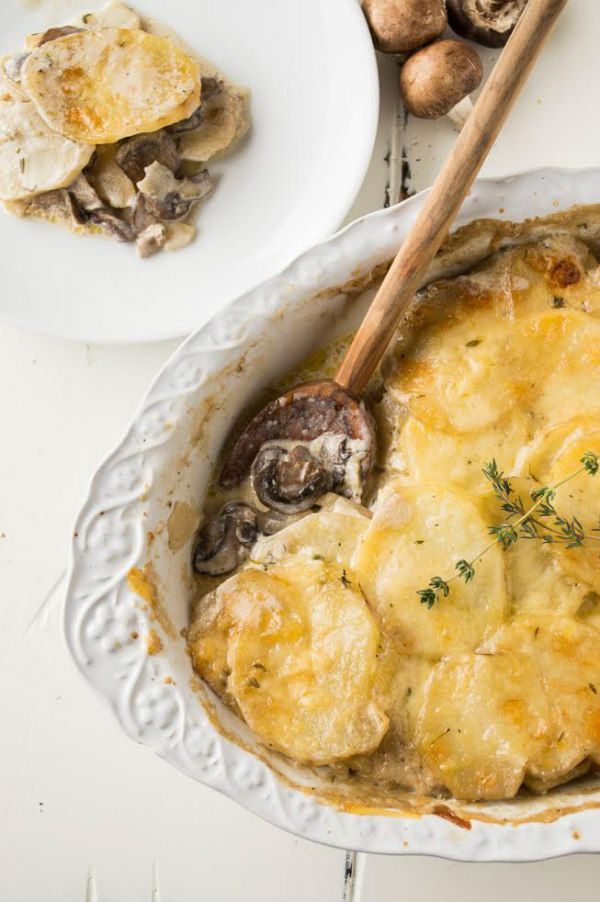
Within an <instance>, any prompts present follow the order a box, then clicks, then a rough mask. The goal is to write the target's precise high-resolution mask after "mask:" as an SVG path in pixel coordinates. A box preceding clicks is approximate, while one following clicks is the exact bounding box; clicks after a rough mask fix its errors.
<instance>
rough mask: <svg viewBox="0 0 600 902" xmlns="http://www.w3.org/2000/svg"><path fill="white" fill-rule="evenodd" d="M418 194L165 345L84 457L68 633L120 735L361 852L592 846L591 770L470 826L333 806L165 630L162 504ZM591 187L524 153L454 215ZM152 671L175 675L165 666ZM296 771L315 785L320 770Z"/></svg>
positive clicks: (197, 492) (173, 602)
mask: <svg viewBox="0 0 600 902" xmlns="http://www.w3.org/2000/svg"><path fill="white" fill-rule="evenodd" d="M423 198H424V195H422V194H421V195H418V196H416V197H414V198H412V199H411V200H409V201H407V202H405V203H403V204H400V205H399V206H397V207H392V208H390V209H388V210H384V211H381V212H377V213H373V214H371V215H370V216H367V217H365V218H364V219H361V220H358V221H357V222H355V223H353V224H352V225H351V226H349V227H348V228H347V229H345V230H344V231H342V232H340V233H339V234H338V235H336V236H334V237H333V238H332V239H330V240H329V241H327V242H326V243H324V244H321V245H319V246H317V247H315V248H313V249H312V250H311V251H309V252H307V253H306V254H304V255H303V256H302V257H300V258H299V259H298V260H296V261H295V262H294V263H293V264H292V265H291V266H290V267H288V269H287V270H285V271H284V272H283V273H282V274H281V275H280V276H277V277H276V278H273V279H271V280H269V281H267V282H265V283H264V284H263V285H261V286H259V287H258V288H256V289H255V290H254V291H252V292H250V293H249V294H247V295H245V296H243V297H241V298H240V299H238V300H237V301H236V302H235V303H234V304H231V305H230V306H229V307H227V308H226V309H225V310H224V311H222V312H221V313H219V314H218V315H217V316H216V317H215V318H214V319H213V320H212V321H211V322H210V323H208V324H207V325H206V326H204V327H203V328H201V329H200V330H199V331H198V332H196V333H195V334H194V335H193V336H192V337H191V338H190V339H188V341H187V342H185V343H184V344H183V345H182V346H181V348H180V349H179V350H178V351H177V352H176V353H175V355H174V356H173V357H172V358H171V360H170V361H169V362H168V363H167V365H166V366H165V367H164V369H163V370H162V372H161V373H160V374H159V376H158V377H157V379H156V381H155V382H154V384H153V385H152V387H151V388H150V391H149V392H148V394H147V396H146V398H145V399H144V401H143V402H142V405H141V407H140V410H139V412H138V414H137V416H136V417H135V419H134V421H133V423H132V425H131V427H130V428H129V430H128V432H127V434H126V436H125V438H124V439H123V441H122V443H121V444H120V445H119V446H118V448H117V449H116V450H115V451H114V452H113V453H112V454H111V455H110V457H109V458H108V459H107V461H106V462H105V463H104V464H103V465H102V467H101V468H100V469H99V471H98V472H97V473H96V475H95V477H94V479H93V481H92V484H91V487H90V490H89V495H88V498H87V500H86V502H85V505H84V507H83V509H82V511H81V513H80V515H79V518H78V520H77V525H76V527H75V536H74V539H73V545H72V559H71V566H70V577H69V588H68V595H67V602H66V609H65V628H66V637H67V642H68V645H69V648H70V650H71V654H72V655H73V657H74V659H75V661H76V663H77V666H78V667H79V669H80V671H81V672H82V674H83V675H84V677H85V678H86V679H87V680H88V681H89V682H90V683H91V684H92V685H93V686H94V687H95V688H96V689H97V690H98V691H99V692H100V693H101V694H102V695H103V696H104V697H105V699H106V700H107V701H108V702H109V703H110V705H111V706H112V708H113V710H114V711H115V714H116V716H117V717H118V719H119V721H120V723H121V725H122V726H123V729H124V730H125V731H126V732H127V733H128V734H129V735H130V736H131V737H132V738H134V739H136V740H138V741H139V742H143V743H144V744H146V745H148V746H149V747H150V748H152V749H154V751H156V752H157V753H158V754H159V755H161V756H162V757H163V758H165V759H166V760H167V761H168V762H169V763H170V764H172V765H173V766H175V767H177V768H178V769H180V770H182V771H184V772H185V773H186V774H188V775H189V776H190V777H192V778H194V779H196V780H200V781H202V782H203V783H206V784H207V785H209V786H213V787H214V788H216V789H218V790H220V791H221V792H223V793H225V794H227V795H228V796H230V797H231V798H233V799H235V800H237V801H238V802H240V803H241V804H243V805H245V806H246V807H248V808H250V809H251V810H252V811H255V812H256V813H258V814H260V815H262V816H263V817H265V818H267V819H268V820H270V821H272V822H273V823H275V824H278V825H280V826H282V827H285V828H286V829H288V830H290V831H292V832H294V833H297V834H299V835H301V836H305V837H308V838H310V839H314V840H319V841H321V842H325V843H329V844H333V845H337V846H341V847H346V848H355V849H364V850H366V851H368V852H391V853H409V854H415V853H427V854H431V855H440V856H445V857H448V858H456V859H467V860H480V861H483V860H515V861H517V860H518V861H522V860H528V859H538V858H548V857H553V856H556V855H561V854H567V853H569V852H584V851H596V852H597V851H600V810H587V809H586V806H589V805H590V804H596V805H598V806H600V785H597V784H595V785H594V787H593V789H592V792H591V794H586V793H585V792H584V791H582V790H581V788H580V787H579V788H576V789H574V788H572V787H568V786H567V787H563V788H561V789H559V790H557V791H555V792H552V793H550V794H549V795H548V796H546V797H543V796H542V797H538V798H519V799H517V800H515V801H513V802H505V803H488V804H487V805H486V804H483V805H475V804H473V805H469V806H464V805H463V806H462V809H463V810H464V809H465V808H468V810H469V812H470V813H471V814H474V815H475V816H477V815H480V814H482V813H483V814H485V815H487V816H488V817H491V818H495V819H499V820H501V819H503V818H505V819H507V821H508V823H506V824H505V825H503V824H502V823H485V822H482V821H481V820H477V819H474V820H473V821H472V826H471V829H464V828H461V827H460V826H456V825H454V824H452V823H449V822H448V821H447V820H444V819H442V818H441V817H439V816H435V815H425V816H422V817H414V816H413V817H403V816H386V815H385V813H371V814H357V813H348V812H341V811H338V810H336V809H334V808H332V807H330V806H328V805H323V804H321V803H319V802H318V801H317V800H316V799H315V798H314V797H313V796H309V795H307V794H305V793H303V792H301V791H300V790H299V789H295V788H292V787H291V786H290V785H289V783H286V782H285V781H284V780H283V779H282V777H285V778H287V779H291V780H293V781H294V782H295V783H297V784H299V785H303V784H305V783H306V779H307V775H306V772H305V771H302V770H301V769H294V768H293V767H291V766H290V765H289V764H288V765H287V766H286V765H284V764H283V762H282V759H280V758H277V757H276V756H274V755H271V756H268V755H267V754H266V753H265V752H264V750H262V756H263V757H262V759H259V758H258V757H257V756H256V755H255V754H253V750H254V751H255V752H257V753H258V752H260V749H259V748H258V747H257V744H256V742H255V741H254V740H253V738H252V736H251V735H250V734H249V731H248V730H247V729H246V728H245V727H244V725H243V724H242V723H241V721H239V720H238V719H237V718H236V717H234V715H233V714H232V713H231V712H230V711H228V710H227V709H226V708H225V706H224V705H222V704H221V703H220V702H219V700H218V699H216V698H214V697H213V698H212V702H213V704H214V705H215V714H216V717H217V718H218V720H219V722H220V724H221V725H222V726H223V727H224V728H225V729H226V730H228V731H229V733H230V734H233V735H234V736H235V737H237V739H238V741H239V742H242V743H245V744H246V746H247V749H248V750H244V749H242V748H241V747H240V746H239V745H238V744H236V743H235V742H231V741H229V740H227V739H225V738H224V737H223V736H222V734H221V733H220V732H219V731H217V730H216V729H215V727H214V726H213V724H212V722H211V720H210V719H209V717H208V716H207V714H206V712H205V709H204V707H203V706H202V704H201V702H200V699H199V698H198V695H197V694H195V693H194V692H193V691H192V689H191V688H190V684H189V680H190V674H191V669H190V663H189V658H188V657H187V655H186V653H185V645H184V642H183V640H182V639H181V638H180V636H179V630H180V629H181V628H182V627H184V626H186V625H187V612H188V602H189V595H188V588H187V585H186V576H187V574H188V573H189V568H190V542H188V543H187V545H185V546H184V547H183V548H179V549H173V548H169V543H168V529H167V528H165V524H166V521H167V520H168V517H169V516H170V513H171V511H172V509H173V507H172V505H173V504H175V503H177V502H189V503H192V504H198V503H199V502H200V499H201V498H202V495H203V492H204V489H205V487H206V484H207V480H208V478H209V476H210V473H211V469H212V466H213V464H214V458H215V455H216V454H217V453H218V451H219V449H220V447H221V445H222V442H223V440H224V438H225V436H226V435H227V432H228V431H229V429H230V428H231V423H232V420H233V418H234V417H236V416H237V415H239V414H240V412H241V411H243V410H244V409H245V408H246V407H247V406H248V404H249V402H250V401H251V400H252V399H255V398H256V395H257V393H259V392H260V391H261V390H262V389H263V388H264V387H265V386H267V385H269V384H270V383H272V381H273V380H274V379H275V378H277V377H281V376H282V375H283V374H284V373H286V372H288V371H289V369H290V368H291V367H293V366H294V365H295V364H296V363H298V362H299V361H300V360H301V359H302V358H303V357H305V356H306V354H307V353H309V352H310V351H311V350H315V349H316V348H318V347H322V346H323V344H325V343H326V342H327V340H328V337H329V336H330V335H332V334H335V333H336V332H337V333H338V334H340V333H343V332H345V331H346V330H347V329H348V328H349V325H350V323H351V322H352V320H354V321H355V322H356V319H357V318H358V316H359V315H360V308H361V307H364V305H365V303H366V302H367V301H368V292H367V293H366V295H365V296H363V297H362V298H356V297H350V298H347V297H345V296H344V295H340V294H339V293H337V292H336V291H335V290H331V289H332V288H334V287H335V286H338V285H340V284H343V283H344V282H345V281H347V280H348V279H350V278H351V277H355V276H356V274H357V272H359V273H360V272H364V273H367V272H369V271H370V269H371V268H372V267H373V266H374V265H376V264H377V263H380V262H382V261H384V260H387V259H389V258H390V257H391V256H392V255H393V253H394V252H395V250H396V249H397V247H398V245H399V244H400V242H401V240H402V237H403V236H404V235H405V234H406V232H407V230H408V229H409V228H410V226H411V224H412V222H413V220H414V218H415V216H416V214H417V212H418V211H419V209H420V207H421V205H422V203H423ZM598 199H600V170H598V169H595V170H587V171H568V170H538V171H535V172H531V173H526V174H523V175H518V176H513V177H510V178H506V179H502V180H497V181H491V180H490V181H481V182H478V183H477V185H476V186H475V188H474V189H473V191H472V193H471V195H470V196H469V198H468V199H467V201H466V203H465V205H464V207H463V210H462V212H461V214H460V217H459V219H458V221H457V224H464V223H465V222H468V221H470V220H471V219H475V218H480V217H488V216H489V217H498V216H499V215H500V216H502V217H503V218H508V219H513V220H521V219H524V218H526V217H528V216H538V215H544V214H548V213H552V212H556V211H557V210H559V209H565V208H567V207H570V206H571V205H573V204H584V203H593V202H597V201H598ZM500 211H502V213H500ZM242 359H243V361H244V365H243V367H239V366H238V364H239V362H240V361H241V360H242ZM149 530H150V531H151V532H152V533H153V539H152V540H151V541H150V544H149V539H148V531H149ZM148 561H150V562H151V563H152V566H153V568H154V575H155V579H156V583H157V586H158V591H159V596H160V598H161V600H162V602H163V604H164V606H165V608H166V609H167V612H168V615H169V617H170V618H171V621H172V622H173V624H174V626H175V633H176V636H177V638H174V639H169V638H168V636H167V635H164V634H162V632H161V635H162V638H163V641H164V649H163V651H162V653H161V654H157V655H154V656H149V655H148V654H147V652H146V646H145V644H144V642H143V641H142V639H141V638H140V639H132V638H131V636H132V633H137V634H139V636H140V637H143V636H144V634H145V633H146V632H147V631H148V629H149V628H150V627H151V626H152V625H153V626H154V627H155V628H157V629H159V627H158V626H157V625H156V623H154V624H153V623H151V621H150V620H149V615H148V613H147V612H145V611H144V610H141V609H140V602H139V598H137V596H135V595H134V594H132V592H131V591H130V590H129V589H128V586H127V573H128V571H129V569H130V568H131V567H135V566H137V567H140V566H143V565H144V564H145V563H146V562H148ZM159 631H160V630H159ZM167 677H168V678H171V680H174V682H166V683H165V678H167ZM265 758H266V760H265ZM309 779H310V781H311V783H313V784H314V783H315V782H316V783H317V784H318V782H319V779H320V778H319V776H318V775H311V776H310V777H309ZM448 804H451V803H450V802H449V803H448ZM556 808H559V809H561V810H562V811H563V812H564V813H563V815H562V816H561V817H559V818H557V819H554V820H552V821H551V822H550V823H543V822H540V821H536V820H535V819H534V820H532V822H530V823H527V822H523V823H520V824H518V825H516V826H513V824H512V823H511V821H512V820H518V819H527V818H535V816H540V815H543V814H544V812H546V811H550V812H552V811H555V809H556Z"/></svg>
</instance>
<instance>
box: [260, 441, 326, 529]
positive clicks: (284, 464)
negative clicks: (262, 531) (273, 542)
mask: <svg viewBox="0 0 600 902" xmlns="http://www.w3.org/2000/svg"><path fill="white" fill-rule="evenodd" d="M251 478H252V486H253V488H254V491H255V492H256V496H257V498H258V500H259V501H260V502H261V503H262V504H264V505H265V507H267V508H269V509H270V510H274V511H278V512H279V513H281V514H298V513H301V512H302V511H306V510H308V509H309V508H310V507H312V506H313V505H314V504H316V503H317V501H318V500H319V498H322V496H323V495H326V494H327V492H329V491H331V489H332V488H333V482H334V479H333V473H332V472H331V471H330V470H328V468H327V466H326V465H325V463H324V462H323V461H320V460H318V458H316V457H314V456H313V455H312V454H311V453H310V451H309V449H308V448H307V447H305V446H304V445H296V446H295V447H294V448H292V449H291V450H290V451H288V450H286V449H285V448H281V447H278V446H277V445H268V444H267V445H263V447H262V448H261V450H260V451H259V452H258V454H257V455H256V457H255V459H254V463H253V464H252V471H251Z"/></svg>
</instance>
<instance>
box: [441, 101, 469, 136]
mask: <svg viewBox="0 0 600 902" xmlns="http://www.w3.org/2000/svg"><path fill="white" fill-rule="evenodd" d="M472 111H473V101H472V100H471V97H470V96H469V95H467V96H466V97H463V99H462V100H459V102H458V103H457V104H456V106H453V107H452V109H451V110H448V114H447V115H448V118H449V119H451V120H452V122H453V123H454V125H455V126H456V127H457V128H458V131H460V130H461V128H462V127H463V125H464V124H465V122H466V121H467V119H468V118H469V116H470V115H471V113H472Z"/></svg>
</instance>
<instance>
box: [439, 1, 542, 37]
mask: <svg viewBox="0 0 600 902" xmlns="http://www.w3.org/2000/svg"><path fill="white" fill-rule="evenodd" d="M526 5H527V0H447V8H448V21H449V24H450V27H451V28H452V30H453V31H455V32H456V33H457V34H459V35H460V36H461V37H463V38H469V39H470V40H471V41H476V42H477V43H478V44H483V46H484V47H503V46H504V44H506V42H507V41H508V39H509V37H510V36H511V34H512V32H513V29H514V27H515V25H516V24H517V22H518V21H519V17H520V15H521V13H522V12H523V10H524V9H525V6H526Z"/></svg>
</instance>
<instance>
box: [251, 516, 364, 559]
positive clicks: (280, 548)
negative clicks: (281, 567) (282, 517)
mask: <svg viewBox="0 0 600 902" xmlns="http://www.w3.org/2000/svg"><path fill="white" fill-rule="evenodd" d="M348 507H350V505H348ZM368 525H369V519H368V518H367V517H365V516H362V515H361V514H359V513H356V514H354V513H351V514H347V513H337V512H335V511H330V510H321V511H319V512H318V513H315V514H309V515H308V516H306V517H303V518H302V519H301V520H298V521H297V522H296V523H293V524H292V525H291V526H287V527H286V528H285V529H282V530H281V531H280V532H277V533H275V535H272V536H265V537H263V538H261V539H259V540H258V542H257V543H256V545H255V546H254V548H253V550H252V560H253V562H254V563H256V564H264V565H266V566H269V565H270V564H273V563H281V562H282V561H288V560H290V559H294V560H296V561H298V562H301V561H303V560H305V561H313V560H322V561H326V562H330V563H337V564H339V565H340V566H341V567H346V568H349V569H351V568H352V567H353V561H354V555H355V552H356V548H357V546H358V544H359V542H360V539H361V538H362V536H363V535H364V533H365V532H366V529H367V526H368Z"/></svg>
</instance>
